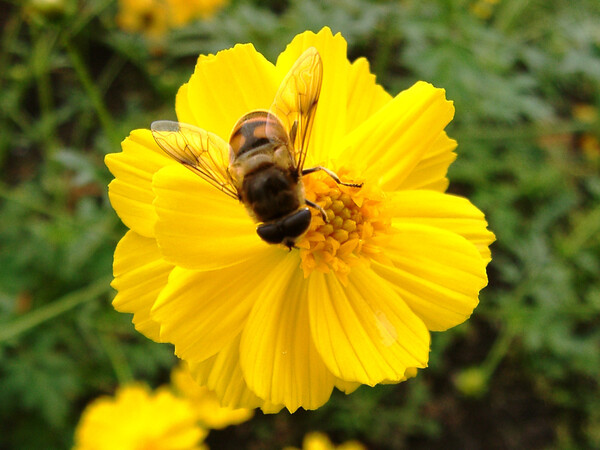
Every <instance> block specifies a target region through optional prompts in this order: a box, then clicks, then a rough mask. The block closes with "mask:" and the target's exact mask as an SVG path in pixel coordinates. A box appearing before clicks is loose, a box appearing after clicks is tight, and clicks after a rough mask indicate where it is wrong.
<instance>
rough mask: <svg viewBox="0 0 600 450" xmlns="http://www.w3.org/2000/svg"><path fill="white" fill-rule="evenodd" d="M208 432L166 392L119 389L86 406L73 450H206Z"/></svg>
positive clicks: (183, 404) (186, 407) (182, 403)
mask: <svg viewBox="0 0 600 450" xmlns="http://www.w3.org/2000/svg"><path fill="white" fill-rule="evenodd" d="M206 434H207V431H206V430H204V429H202V428H201V427H200V426H199V425H198V423H197V420H196V414H195V412H194V410H193V409H192V407H191V406H190V405H189V403H188V402H187V401H186V400H181V399H178V398H176V397H175V396H174V395H173V394H172V393H171V392H170V391H169V390H167V389H165V388H161V389H158V390H157V391H156V392H150V390H149V389H148V388H147V387H145V386H143V385H129V386H125V387H122V388H119V389H118V391H117V393H116V395H115V397H114V398H113V397H101V398H99V399H96V400H95V401H93V402H92V403H91V404H90V405H88V406H87V408H86V409H85V411H84V412H83V414H82V416H81V420H80V422H79V425H78V426H77V430H76V431H75V450H144V449H148V450H150V449H152V450H171V449H173V450H180V449H181V450H183V449H203V448H206V447H205V446H204V445H201V444H200V442H201V441H202V440H203V439H204V438H205V437H206Z"/></svg>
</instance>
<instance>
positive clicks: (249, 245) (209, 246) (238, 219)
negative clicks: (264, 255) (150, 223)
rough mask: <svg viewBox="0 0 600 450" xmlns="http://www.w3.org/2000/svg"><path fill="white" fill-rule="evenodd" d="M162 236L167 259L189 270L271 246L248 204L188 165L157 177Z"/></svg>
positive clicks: (234, 261)
mask: <svg viewBox="0 0 600 450" xmlns="http://www.w3.org/2000/svg"><path fill="white" fill-rule="evenodd" d="M153 188H154V193H155V194H156V201H155V202H154V206H155V208H156V212H157V214H158V221H157V223H156V227H155V230H156V238H157V241H158V245H159V247H160V249H161V251H162V254H163V256H164V258H165V260H167V261H169V262H172V263H173V264H175V265H177V266H181V267H185V268H188V269H202V270H210V269H218V268H220V267H226V266H230V265H232V264H237V263H239V262H241V261H244V260H246V259H248V258H250V257H252V256H253V255H255V254H256V252H259V251H263V250H264V249H265V248H267V247H268V246H269V245H268V244H266V243H265V242H263V241H262V240H261V239H260V238H259V237H258V235H257V234H256V225H255V224H254V223H253V222H252V219H250V216H248V213H247V212H246V210H245V208H244V207H243V206H242V205H241V204H240V203H239V202H238V201H237V200H234V199H232V198H231V197H228V196H227V195H225V194H224V193H223V192H221V191H219V190H217V189H215V188H214V187H212V186H211V185H210V184H209V183H208V182H206V181H205V180H203V179H201V178H200V177H199V176H197V175H195V174H194V173H192V172H191V171H190V170H187V169H186V168H185V167H183V166H182V165H176V166H174V167H167V168H165V169H163V170H161V171H159V172H158V173H157V174H156V175H155V176H154V183H153Z"/></svg>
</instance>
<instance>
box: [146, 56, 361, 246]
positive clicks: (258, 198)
mask: <svg viewBox="0 0 600 450" xmlns="http://www.w3.org/2000/svg"><path fill="white" fill-rule="evenodd" d="M322 80H323V63H322V61H321V57H320V55H319V53H318V52H317V50H316V49H315V48H314V47H310V48H308V49H307V50H306V51H304V53H302V55H300V57H299V58H298V59H297V60H296V62H295V63H294V65H293V66H292V68H291V69H290V71H289V72H288V73H287V75H286V76H285V77H284V79H283V81H282V83H281V85H280V87H279V90H278V92H277V95H276V96H275V100H274V102H273V104H272V106H271V108H270V110H269V111H263V110H257V111H252V112H249V113H248V114H246V115H244V116H243V117H242V118H240V119H239V120H238V121H237V123H236V124H235V126H234V127H233V131H232V132H231V136H230V138H229V145H228V144H227V143H226V142H225V141H224V140H223V139H221V138H220V137H219V136H217V135H216V134H213V133H210V132H208V131H205V130H203V129H201V128H198V127H195V126H193V125H189V124H185V123H180V122H173V121H168V120H159V121H155V122H153V123H152V125H151V130H152V134H153V136H154V139H155V141H156V143H157V144H158V145H159V146H160V147H161V148H162V149H163V150H164V151H165V152H166V153H167V154H168V155H169V156H171V157H172V158H173V159H175V160H176V161H178V162H179V163H181V164H183V165H184V166H185V167H187V168H188V169H190V170H191V171H192V172H194V173H196V174H197V175H199V176H200V177H202V178H203V179H204V180H206V181H207V182H209V183H210V184H211V185H213V186H214V187H216V188H217V189H219V190H221V191H222V192H223V193H225V194H227V195H229V196H231V197H233V198H236V199H238V200H239V201H241V202H242V203H243V204H244V205H245V207H246V209H247V211H248V213H249V214H250V216H251V217H252V218H253V219H254V220H255V221H256V222H258V226H257V228H256V232H257V234H258V235H259V236H260V238H261V239H263V240H264V241H266V242H268V243H270V244H283V245H285V246H287V247H288V248H290V249H291V248H292V247H294V246H295V243H296V241H297V240H298V239H299V238H300V237H301V236H302V235H303V234H304V233H305V232H306V231H307V230H308V228H309V226H310V222H311V213H310V210H309V209H308V207H307V205H308V206H310V207H313V208H316V209H318V210H319V211H320V213H321V215H322V217H323V220H324V221H326V222H327V221H328V219H327V214H326V213H325V211H324V210H323V208H322V207H321V206H319V205H318V204H317V203H314V202H312V201H310V200H308V199H306V198H305V195H304V185H303V183H302V177H303V176H304V175H308V174H310V173H313V172H316V171H318V170H323V171H324V172H326V173H327V174H328V175H329V176H331V177H332V178H333V179H334V180H335V182H336V183H338V184H341V185H344V186H351V187H356V188H360V187H361V186H362V184H353V183H344V182H342V181H341V180H340V179H339V178H338V176H337V175H336V174H335V173H334V172H332V171H330V170H329V169H327V168H325V167H322V166H315V167H311V168H309V169H304V162H305V160H306V154H307V149H308V142H309V138H310V132H311V128H312V124H313V121H314V117H315V112H316V109H317V104H318V101H319V94H320V92H321V83H322ZM227 155H228V157H229V162H228V164H227V162H226V158H227Z"/></svg>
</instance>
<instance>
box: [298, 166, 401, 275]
mask: <svg viewBox="0 0 600 450" xmlns="http://www.w3.org/2000/svg"><path fill="white" fill-rule="evenodd" d="M337 174H338V176H340V178H341V179H342V180H343V181H351V182H352V183H360V182H361V181H362V180H360V179H359V178H360V177H355V176H353V173H351V172H350V171H349V170H346V169H344V168H342V169H340V170H339V171H338V172H337ZM303 182H304V189H305V195H306V198H307V199H308V200H310V201H313V202H315V203H317V204H318V205H320V206H321V207H322V208H323V209H324V210H325V212H326V213H327V218H328V219H329V221H328V222H325V221H324V220H323V218H322V217H321V213H320V212H319V211H318V210H316V209H315V208H312V220H311V224H310V227H309V229H308V231H307V232H306V234H305V235H304V237H303V238H302V239H301V240H300V241H299V242H298V243H297V244H296V246H297V247H299V248H300V257H301V260H302V261H301V263H300V266H301V267H302V270H303V271H304V276H305V277H308V275H310V273H311V272H312V271H313V270H317V271H319V272H323V273H330V272H334V273H335V274H336V275H337V276H338V278H340V280H341V281H342V282H345V281H346V277H347V275H348V273H349V272H350V270H351V267H352V266H354V265H356V264H357V263H359V262H360V261H365V260H366V261H368V260H370V259H380V258H383V248H384V247H385V245H382V244H384V243H385V242H387V240H388V236H389V234H390V230H391V227H390V223H391V221H390V218H389V216H388V214H386V211H385V195H384V194H383V192H382V191H381V189H379V188H378V187H377V186H373V185H369V184H367V183H365V184H364V185H363V186H362V187H361V188H354V187H348V186H342V185H339V184H337V183H336V182H335V181H334V180H333V179H332V178H331V177H330V176H329V175H327V174H325V173H324V172H317V173H315V174H311V175H308V176H306V177H304V179H303Z"/></svg>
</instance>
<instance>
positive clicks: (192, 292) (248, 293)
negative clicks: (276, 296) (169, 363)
mask: <svg viewBox="0 0 600 450" xmlns="http://www.w3.org/2000/svg"><path fill="white" fill-rule="evenodd" d="M281 255H286V253H285V251H283V250H282V249H279V248H277V247H268V246H264V248H263V250H262V251H261V252H259V253H257V254H256V255H255V256H254V258H252V259H251V260H249V261H246V262H245V263H240V264H236V265H233V266H229V267H225V268H222V269H218V270H210V271H193V270H188V269H184V268H181V267H176V268H175V269H173V272H172V273H171V275H170V276H169V283H168V284H167V286H166V287H165V288H164V289H163V290H162V292H161V294H160V296H159V297H158V299H157V301H156V302H155V304H154V307H153V309H152V312H151V314H152V318H153V320H155V321H156V322H158V323H160V325H161V329H160V336H161V339H162V340H163V341H165V342H171V343H172V344H174V345H175V353H176V354H177V356H179V357H180V358H182V359H185V360H188V361H194V360H195V361H203V360H205V359H207V358H209V357H211V356H212V355H214V354H215V353H217V352H218V351H220V350H221V349H222V348H224V347H225V346H226V345H227V344H228V343H229V342H230V341H231V340H232V339H234V338H235V337H236V336H237V335H238V334H239V333H240V332H241V330H242V328H243V326H244V324H245V323H246V320H247V318H248V315H249V314H250V310H251V309H252V307H253V306H254V304H255V302H256V301H257V297H258V296H260V295H261V294H262V292H263V291H264V290H266V289H268V286H269V279H270V276H272V272H273V271H275V270H277V265H278V263H279V261H280V260H281V259H282V258H281Z"/></svg>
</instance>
